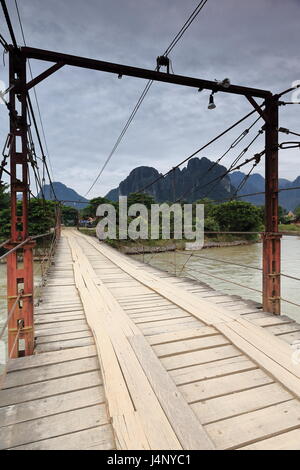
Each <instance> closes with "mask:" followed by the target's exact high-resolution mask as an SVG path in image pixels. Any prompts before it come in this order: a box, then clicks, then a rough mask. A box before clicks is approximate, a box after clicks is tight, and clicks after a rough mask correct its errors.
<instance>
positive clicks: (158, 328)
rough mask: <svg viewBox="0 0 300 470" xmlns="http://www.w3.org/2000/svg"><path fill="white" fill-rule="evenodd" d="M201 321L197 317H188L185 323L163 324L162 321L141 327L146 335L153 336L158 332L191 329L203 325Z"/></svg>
mask: <svg viewBox="0 0 300 470" xmlns="http://www.w3.org/2000/svg"><path fill="white" fill-rule="evenodd" d="M199 323H200V322H199V321H198V320H196V319H188V321H187V322H184V323H179V324H178V323H175V324H171V325H161V322H159V323H157V324H156V325H155V326H149V325H147V326H145V325H144V324H141V325H140V329H141V331H142V332H143V334H144V335H145V336H153V335H157V334H158V333H173V332H175V331H183V330H190V329H193V328H197V327H199V326H201V324H200V325H199Z"/></svg>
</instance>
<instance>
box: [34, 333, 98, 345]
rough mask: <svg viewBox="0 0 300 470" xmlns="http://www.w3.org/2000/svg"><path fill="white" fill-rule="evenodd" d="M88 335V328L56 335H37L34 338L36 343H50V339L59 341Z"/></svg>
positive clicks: (89, 334)
mask: <svg viewBox="0 0 300 470" xmlns="http://www.w3.org/2000/svg"><path fill="white" fill-rule="evenodd" d="M89 336H92V333H91V332H90V331H89V330H86V331H75V332H74V333H62V334H57V335H48V336H38V337H37V339H36V344H42V343H51V342H52V341H61V340H65V339H74V338H87V337H89Z"/></svg>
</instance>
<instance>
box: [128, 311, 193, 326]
mask: <svg viewBox="0 0 300 470" xmlns="http://www.w3.org/2000/svg"><path fill="white" fill-rule="evenodd" d="M129 316H130V318H131V319H132V320H133V321H134V323H135V324H136V325H141V324H142V323H149V322H151V323H152V322H160V321H163V320H172V319H175V318H190V315H189V314H188V313H187V314H184V313H182V312H180V313H174V314H173V313H164V314H162V315H147V316H139V317H132V316H131V315H129Z"/></svg>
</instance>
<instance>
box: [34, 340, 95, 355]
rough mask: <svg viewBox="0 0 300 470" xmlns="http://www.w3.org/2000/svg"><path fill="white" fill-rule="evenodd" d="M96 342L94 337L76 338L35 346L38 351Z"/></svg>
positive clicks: (55, 349) (56, 349) (87, 344)
mask: <svg viewBox="0 0 300 470" xmlns="http://www.w3.org/2000/svg"><path fill="white" fill-rule="evenodd" d="M92 344H94V338H92V337H87V338H75V339H68V340H63V341H52V342H50V343H39V344H37V345H36V347H35V351H36V352H37V353H43V352H49V351H58V350H60V349H68V348H78V347H80V346H89V345H92Z"/></svg>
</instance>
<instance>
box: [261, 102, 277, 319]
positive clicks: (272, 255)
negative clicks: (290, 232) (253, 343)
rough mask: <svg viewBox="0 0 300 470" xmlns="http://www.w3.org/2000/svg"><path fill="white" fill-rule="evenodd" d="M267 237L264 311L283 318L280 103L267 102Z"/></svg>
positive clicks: (264, 257) (264, 245)
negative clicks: (280, 232) (279, 184)
mask: <svg viewBox="0 0 300 470" xmlns="http://www.w3.org/2000/svg"><path fill="white" fill-rule="evenodd" d="M265 114H266V118H267V122H266V127H265V131H266V163H265V185H266V186H265V191H266V195H265V233H264V234H263V309H264V311H265V312H271V313H274V314H275V315H280V239H281V235H280V234H279V233H278V100H277V97H276V96H272V97H270V98H267V99H266V109H265Z"/></svg>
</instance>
